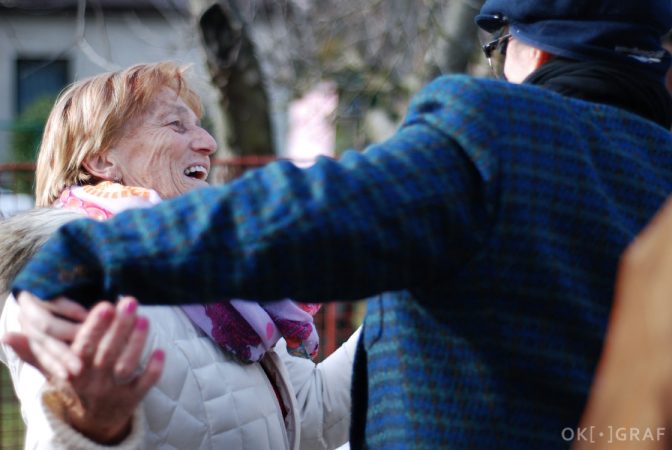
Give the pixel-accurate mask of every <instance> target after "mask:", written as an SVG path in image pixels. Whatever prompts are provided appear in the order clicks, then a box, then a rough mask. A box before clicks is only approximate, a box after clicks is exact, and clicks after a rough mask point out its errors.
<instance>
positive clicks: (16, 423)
mask: <svg viewBox="0 0 672 450" xmlns="http://www.w3.org/2000/svg"><path fill="white" fill-rule="evenodd" d="M276 159H277V158H275V157H269V156H247V157H238V158H228V159H215V160H213V161H212V168H211V172H210V176H209V180H210V183H211V184H213V185H218V184H223V183H226V182H228V181H231V180H233V179H235V178H237V177H238V176H240V175H241V174H243V173H244V172H245V171H247V170H249V169H252V168H256V167H260V166H263V165H265V164H267V163H269V162H272V161H274V160H276ZM294 162H310V161H294ZM34 175H35V165H34V164H33V163H10V164H0V212H1V211H2V210H5V211H11V210H20V209H26V208H27V207H28V206H26V201H27V197H26V196H27V194H29V193H31V192H33V187H34V186H33V183H34ZM17 194H23V195H17ZM363 308H364V304H363V303H361V302H360V303H340V302H333V303H327V304H325V305H324V306H323V307H322V308H321V309H320V311H319V312H318V314H317V315H316V316H315V324H316V327H317V329H318V333H319V335H320V355H319V357H318V360H321V359H323V358H324V357H325V356H327V355H329V354H331V353H332V352H333V351H334V350H335V349H336V348H338V346H339V345H340V344H341V343H343V342H344V341H345V340H346V339H347V338H348V337H349V336H350V335H351V334H352V332H353V330H354V329H356V328H357V326H359V324H360V323H361V319H362V316H363ZM24 430H25V429H24V426H23V422H22V420H21V417H20V414H19V408H18V402H17V401H16V397H15V396H14V391H13V388H12V386H11V380H10V377H9V374H8V373H7V370H6V368H5V367H4V365H1V364H0V449H3V450H13V449H16V450H20V449H22V448H23V435H24V432H25V431H24Z"/></svg>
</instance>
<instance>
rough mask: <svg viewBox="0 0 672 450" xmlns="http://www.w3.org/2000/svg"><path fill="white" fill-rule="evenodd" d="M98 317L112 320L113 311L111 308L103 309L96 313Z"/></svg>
mask: <svg viewBox="0 0 672 450" xmlns="http://www.w3.org/2000/svg"><path fill="white" fill-rule="evenodd" d="M98 316H99V317H100V318H101V319H110V318H112V316H114V309H112V308H103V309H101V310H100V312H99V313H98Z"/></svg>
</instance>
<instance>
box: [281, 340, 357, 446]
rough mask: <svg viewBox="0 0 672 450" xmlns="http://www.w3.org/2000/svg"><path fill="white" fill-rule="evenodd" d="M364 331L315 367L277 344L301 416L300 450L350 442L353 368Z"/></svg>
mask: <svg viewBox="0 0 672 450" xmlns="http://www.w3.org/2000/svg"><path fill="white" fill-rule="evenodd" d="M360 332H361V327H360V328H359V329H357V331H355V332H354V333H353V334H352V336H350V338H349V339H348V340H347V341H346V342H345V343H344V344H343V345H342V346H341V347H339V348H338V349H337V350H336V351H335V352H334V353H332V354H331V355H329V356H328V357H327V358H326V359H325V360H324V361H322V362H320V363H319V364H315V363H313V362H312V361H310V360H308V359H304V358H297V357H295V356H291V355H289V354H288V353H287V351H286V349H285V344H284V340H281V341H279V342H278V344H276V352H277V353H278V355H279V356H280V359H281V360H282V362H283V364H284V365H285V368H286V369H287V372H288V373H289V378H290V382H291V384H292V386H293V387H294V391H295V393H296V400H297V404H298V408H299V412H300V416H301V449H302V450H324V449H330V448H336V447H339V446H341V445H343V444H345V443H346V442H347V441H348V436H349V432H350V404H351V401H350V386H351V380H352V364H353V361H354V356H355V349H356V347H357V339H359V335H360Z"/></svg>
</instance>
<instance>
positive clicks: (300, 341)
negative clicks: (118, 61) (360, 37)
mask: <svg viewBox="0 0 672 450" xmlns="http://www.w3.org/2000/svg"><path fill="white" fill-rule="evenodd" d="M201 114H202V109H201V104H200V101H199V99H198V97H197V95H196V94H195V93H194V92H193V91H192V90H191V89H190V88H189V86H188V84H187V81H186V80H185V77H184V69H183V68H181V67H179V66H178V65H176V64H174V63H171V62H163V63H158V64H143V65H137V66H134V67H131V68H129V69H126V70H123V71H119V72H113V73H106V74H102V75H98V76H95V77H93V78H90V79H87V80H83V81H81V82H78V83H75V84H74V85H72V86H71V87H70V88H68V89H67V90H66V91H65V92H64V93H63V94H62V95H61V96H60V97H59V99H58V101H57V103H56V104H55V106H54V108H53V110H52V112H51V114H50V117H49V120H48V122H47V126H46V128H45V133H44V137H43V141H42V146H41V149H40V154H39V157H38V163H37V170H36V199H37V201H36V203H37V206H39V207H54V208H58V209H62V210H72V211H74V212H77V213H80V214H81V215H86V216H88V217H91V218H95V219H101V220H102V219H106V218H109V217H111V216H112V215H114V214H117V213H118V212H120V211H122V210H124V209H127V208H137V207H148V206H152V205H154V204H156V203H158V202H160V201H161V199H165V198H171V197H175V196H178V195H180V194H182V193H184V192H187V191H189V190H192V189H196V188H199V187H202V186H207V182H206V178H207V176H208V171H209V170H210V159H209V157H210V155H211V154H212V153H213V152H214V151H215V149H216V144H215V141H214V139H213V138H212V136H210V134H208V132H207V131H206V130H204V129H203V128H202V127H201V125H200V117H201ZM48 215H49V213H48V212H44V211H43V212H34V213H33V217H32V218H28V219H26V220H24V221H23V222H22V223H23V225H24V226H23V229H21V227H18V229H19V231H18V232H15V233H14V234H13V235H12V236H14V238H18V236H24V237H23V239H27V240H29V241H31V240H32V241H34V242H37V243H35V244H34V245H33V244H31V245H29V250H30V251H29V253H30V252H32V251H34V250H35V247H39V245H40V244H39V242H38V241H39V240H40V239H42V240H43V237H44V236H45V235H48V234H49V233H50V232H51V231H52V230H53V229H54V226H53V222H51V218H50V217H48ZM73 217H81V216H70V217H68V218H66V219H67V220H71V219H72V218H73ZM175 220H176V221H179V220H180V218H179V217H175ZM50 223H51V226H50V225H49V224H50ZM9 229H10V231H11V229H12V228H11V227H9ZM13 229H14V230H15V231H16V229H17V227H15V228H13ZM147 232H151V230H147ZM10 235H11V233H10ZM40 236H41V237H40ZM5 247H6V248H5V249H4V250H3V251H4V252H5V253H7V252H12V251H18V249H12V248H11V246H10V247H9V249H7V247H8V246H5ZM128 251H129V252H132V251H133V249H131V248H129V249H128ZM2 256H3V257H6V256H8V255H7V254H3V255H2ZM55 257H57V255H56V256H55ZM12 259H13V258H12ZM10 272H11V273H15V271H10ZM0 275H2V274H0ZM3 276H5V277H6V278H8V276H6V275H3ZM0 281H3V282H4V283H9V282H11V279H5V280H0ZM166 283H170V280H166ZM315 310H316V308H315V306H314V305H305V304H298V303H294V302H291V301H289V300H285V301H280V302H276V303H273V304H269V305H263V306H262V305H258V304H256V303H253V302H242V301H237V300H231V301H225V302H221V303H218V304H214V305H197V306H195V307H194V306H189V307H152V308H142V307H140V308H139V310H137V302H136V301H135V300H134V299H132V298H125V299H123V300H121V301H120V302H119V303H118V304H117V306H116V308H115V307H114V306H113V305H111V304H109V303H107V302H103V303H101V304H99V305H98V306H96V307H95V308H94V309H92V310H91V311H90V312H88V311H85V310H83V309H81V308H80V307H77V306H75V305H74V304H72V303H70V302H68V301H66V300H62V301H60V302H58V301H57V302H56V303H54V307H53V312H54V313H56V315H58V316H62V317H64V318H66V319H69V320H61V319H58V318H57V317H56V316H54V317H53V319H51V320H52V321H51V322H50V325H49V326H54V327H62V332H63V334H65V335H68V336H69V339H68V340H69V341H70V342H68V343H67V344H64V345H70V346H71V348H73V349H74V350H75V352H76V353H78V354H79V355H80V356H81V357H82V358H81V361H80V362H79V364H75V367H71V369H72V370H71V371H70V373H69V374H67V373H61V372H54V371H53V370H50V368H48V367H45V366H44V365H40V364H38V363H37V360H36V359H34V358H32V357H31V352H39V351H40V349H39V343H31V347H30V348H29V347H28V342H27V341H21V339H20V338H19V335H18V334H12V333H11V332H15V331H20V327H19V324H18V319H17V317H18V316H17V305H16V302H15V300H14V299H13V298H12V297H11V296H10V297H9V298H8V299H7V301H6V304H5V307H4V310H3V314H2V320H1V321H0V332H3V333H4V332H10V334H9V335H7V336H8V337H6V338H5V344H4V345H3V346H2V350H3V351H4V357H3V360H5V362H6V363H7V365H8V366H9V368H10V370H11V374H12V379H13V382H14V385H15V388H16V392H17V394H18V396H19V399H20V400H21V405H22V413H23V417H24V420H25V421H26V423H27V427H28V431H27V442H26V446H27V447H28V448H97V446H99V445H106V446H108V445H114V446H117V447H119V448H134V447H137V448H143V449H148V448H179V449H199V448H203V449H205V448H208V449H210V448H250V449H264V448H269V449H270V448H274V449H283V448H288V449H289V448H292V449H296V448H299V446H300V447H301V448H329V447H337V446H339V445H341V444H343V443H344V442H345V441H347V433H348V428H349V416H350V411H349V409H350V391H349V389H350V376H351V371H352V357H353V353H354V343H355V342H356V338H357V337H356V336H353V337H352V338H351V339H350V340H349V341H348V343H347V344H346V345H344V346H343V347H342V348H341V349H339V350H338V351H337V352H336V353H334V354H333V355H331V356H330V357H329V358H328V359H327V360H326V361H325V362H323V363H321V364H318V365H315V364H314V363H312V362H311V361H310V359H309V357H310V356H312V355H314V353H315V351H316V345H317V336H316V333H315V328H314V325H313V322H312V314H314V312H315ZM138 311H139V312H141V313H142V315H143V316H138ZM149 324H151V327H149ZM22 326H24V327H30V326H37V325H35V324H30V323H28V324H26V323H24V324H22ZM283 338H284V339H283ZM276 343H277V345H276ZM143 348H144V350H143ZM159 349H162V350H163V351H161V350H159ZM164 352H165V353H164ZM1 353H2V352H0V356H2V355H1ZM290 353H291V355H290ZM19 355H20V356H19ZM294 355H298V357H297V356H294ZM302 356H303V357H304V358H301V357H302ZM21 357H23V359H21ZM26 363H31V364H33V365H35V366H36V368H34V367H32V366H30V365H28V364H26ZM162 369H163V373H162V374H161V372H162ZM159 375H161V376H160V378H159ZM66 380H67V381H66ZM157 380H158V381H157ZM145 393H147V394H146V396H145ZM143 397H144V398H143ZM141 400H142V401H141ZM138 404H140V407H139V408H136V406H137V405H138ZM106 448H107V447H106Z"/></svg>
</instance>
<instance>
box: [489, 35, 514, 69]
mask: <svg viewBox="0 0 672 450" xmlns="http://www.w3.org/2000/svg"><path fill="white" fill-rule="evenodd" d="M511 38H512V36H511V33H507V34H505V35H502V36H499V37H498V38H496V39H493V40H492V41H490V42H487V43H485V44H483V45H482V46H481V49H482V50H483V54H485V57H486V59H487V60H488V65H489V66H490V69H491V70H492V72H493V73H494V75H495V78H503V75H504V59H505V56H506V48H507V47H508V45H509V41H510V40H511Z"/></svg>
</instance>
